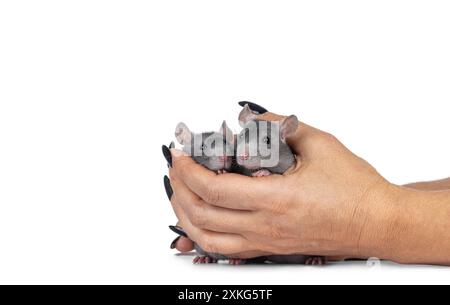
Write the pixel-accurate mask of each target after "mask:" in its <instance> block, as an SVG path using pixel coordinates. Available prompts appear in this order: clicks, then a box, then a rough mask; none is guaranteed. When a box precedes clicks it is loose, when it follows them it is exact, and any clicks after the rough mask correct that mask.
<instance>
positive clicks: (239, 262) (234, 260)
mask: <svg viewBox="0 0 450 305" xmlns="http://www.w3.org/2000/svg"><path fill="white" fill-rule="evenodd" d="M228 264H229V265H236V266H237V265H245V259H239V258H230V259H228Z"/></svg>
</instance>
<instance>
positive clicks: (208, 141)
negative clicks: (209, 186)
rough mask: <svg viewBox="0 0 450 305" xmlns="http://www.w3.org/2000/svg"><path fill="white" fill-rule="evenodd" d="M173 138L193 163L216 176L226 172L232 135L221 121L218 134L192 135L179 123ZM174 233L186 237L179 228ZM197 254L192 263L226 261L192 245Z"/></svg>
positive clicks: (230, 152) (232, 151)
mask: <svg viewBox="0 0 450 305" xmlns="http://www.w3.org/2000/svg"><path fill="white" fill-rule="evenodd" d="M175 137H176V138H177V140H178V142H179V143H180V144H181V145H183V151H184V152H185V153H187V154H188V155H190V156H191V157H192V159H194V161H196V162H197V163H199V164H201V165H203V166H204V167H206V168H207V169H209V170H212V171H215V172H216V173H218V174H223V173H226V172H228V171H229V170H230V169H231V167H232V163H233V159H234V135H233V132H232V131H231V130H230V128H228V126H227V123H226V122H225V121H223V123H222V126H221V127H220V130H219V132H202V133H193V132H191V131H190V130H189V128H188V127H187V126H186V124H184V123H179V124H178V125H177V127H176V129H175ZM171 229H172V230H173V231H174V232H175V233H177V234H180V235H183V236H187V235H186V233H185V232H184V231H183V230H182V229H181V228H180V227H174V228H171ZM194 248H195V250H196V251H197V253H198V254H199V255H198V256H196V257H195V258H194V263H198V264H207V263H216V262H217V261H218V260H227V259H228V258H227V257H226V256H224V255H220V254H215V253H208V252H205V251H204V250H203V249H202V248H200V247H199V246H198V245H197V244H196V243H194Z"/></svg>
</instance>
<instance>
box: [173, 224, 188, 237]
mask: <svg viewBox="0 0 450 305" xmlns="http://www.w3.org/2000/svg"><path fill="white" fill-rule="evenodd" d="M169 229H171V230H172V231H173V232H175V233H177V234H178V235H181V236H183V237H187V234H186V233H185V232H184V231H183V229H182V228H180V227H179V226H169Z"/></svg>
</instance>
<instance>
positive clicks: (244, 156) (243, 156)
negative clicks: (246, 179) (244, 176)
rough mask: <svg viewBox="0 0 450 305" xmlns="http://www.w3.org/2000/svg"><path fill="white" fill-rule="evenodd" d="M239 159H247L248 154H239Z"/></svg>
mask: <svg viewBox="0 0 450 305" xmlns="http://www.w3.org/2000/svg"><path fill="white" fill-rule="evenodd" d="M239 159H241V160H248V154H247V153H244V154H242V155H240V156H239Z"/></svg>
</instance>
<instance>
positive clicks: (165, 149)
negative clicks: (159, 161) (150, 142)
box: [162, 145, 172, 167]
mask: <svg viewBox="0 0 450 305" xmlns="http://www.w3.org/2000/svg"><path fill="white" fill-rule="evenodd" d="M162 152H163V155H164V158H166V161H167V163H168V164H169V166H170V167H172V155H171V153H170V149H169V147H167V146H166V145H163V146H162Z"/></svg>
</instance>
